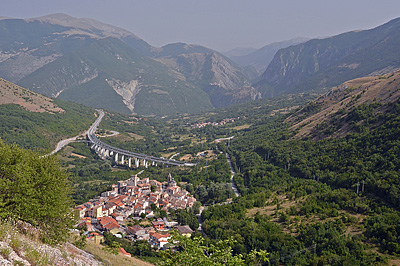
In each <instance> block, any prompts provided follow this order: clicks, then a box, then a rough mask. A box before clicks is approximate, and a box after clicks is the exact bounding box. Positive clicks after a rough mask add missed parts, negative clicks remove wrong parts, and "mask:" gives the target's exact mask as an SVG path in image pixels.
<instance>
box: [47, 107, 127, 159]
mask: <svg viewBox="0 0 400 266" xmlns="http://www.w3.org/2000/svg"><path fill="white" fill-rule="evenodd" d="M103 116H104V112H102V111H101V112H100V117H98V118H97V119H96V121H95V122H94V123H93V125H92V126H91V127H90V128H89V129H88V130H87V131H85V132H83V133H82V134H79V135H78V136H75V137H72V138H69V139H63V140H61V141H59V142H58V143H57V146H56V148H55V150H53V151H52V152H50V153H49V154H46V155H44V157H46V156H49V155H52V154H55V153H57V152H59V151H60V150H61V149H62V148H64V147H65V146H67V145H68V144H70V143H71V142H74V141H76V139H77V138H78V137H80V136H82V135H83V136H85V135H86V134H87V133H88V132H89V131H90V130H91V129H93V126H95V125H96V127H97V126H98V125H99V123H100V121H101V119H102V118H103ZM116 134H119V133H118V132H117V131H113V134H112V135H109V136H113V135H116ZM109 136H107V137H109Z"/></svg>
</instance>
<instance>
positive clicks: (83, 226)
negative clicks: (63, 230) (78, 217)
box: [77, 221, 93, 231]
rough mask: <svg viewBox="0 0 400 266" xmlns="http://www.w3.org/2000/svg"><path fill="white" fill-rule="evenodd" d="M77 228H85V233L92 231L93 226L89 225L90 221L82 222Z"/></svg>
mask: <svg viewBox="0 0 400 266" xmlns="http://www.w3.org/2000/svg"><path fill="white" fill-rule="evenodd" d="M77 227H78V228H85V229H86V231H93V225H92V224H91V223H90V221H83V222H81V223H79V224H78V226H77Z"/></svg>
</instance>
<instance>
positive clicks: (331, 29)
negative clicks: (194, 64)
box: [0, 0, 400, 52]
mask: <svg viewBox="0 0 400 266" xmlns="http://www.w3.org/2000/svg"><path fill="white" fill-rule="evenodd" d="M1 2H2V3H1V11H0V16H6V17H15V18H31V17H39V16H43V15H48V14H52V13H65V14H68V15H71V16H74V17H88V18H92V19H96V20H99V21H101V22H104V23H109V24H112V25H115V26H119V27H121V28H124V29H127V30H129V31H131V32H133V33H134V34H136V35H138V36H139V37H140V38H143V39H144V40H145V41H147V42H148V43H150V44H151V45H154V46H162V45H165V44H168V43H173V42H186V43H194V44H199V45H204V46H206V47H209V48H213V49H215V50H217V51H221V52H223V51H228V50H230V49H233V48H238V47H250V48H260V47H262V46H264V45H267V44H269V43H272V42H277V41H283V40H288V39H292V38H295V37H307V38H316V37H325V36H331V35H336V34H339V33H342V32H346V31H351V30H357V29H368V28H373V27H376V26H378V25H380V24H383V23H385V22H387V21H389V20H391V19H393V18H396V17H398V16H399V14H400V12H399V11H400V1H398V0H383V1H372V0H367V1H365V0H354V1H348V0H336V1H321V0H305V1H294V0H293V1H289V0H285V1H282V0H281V1H275V0H274V1H266V0H251V1H248V0H201V1H199V0H197V1H195V0H168V1H166V0H146V1H143V0H141V1H139V0H118V1H116V0H68V1H54V0H35V1H32V0H2V1H1Z"/></svg>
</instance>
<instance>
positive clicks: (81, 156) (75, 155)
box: [71, 152, 86, 159]
mask: <svg viewBox="0 0 400 266" xmlns="http://www.w3.org/2000/svg"><path fill="white" fill-rule="evenodd" d="M71 156H74V157H78V158H83V159H84V158H86V156H83V155H80V154H77V153H73V152H71Z"/></svg>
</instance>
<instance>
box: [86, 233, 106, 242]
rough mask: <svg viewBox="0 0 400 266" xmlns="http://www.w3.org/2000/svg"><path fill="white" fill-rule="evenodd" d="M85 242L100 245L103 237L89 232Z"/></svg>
mask: <svg viewBox="0 0 400 266" xmlns="http://www.w3.org/2000/svg"><path fill="white" fill-rule="evenodd" d="M87 240H89V241H92V242H94V243H96V244H101V243H102V242H104V236H102V235H100V234H99V233H97V232H91V233H89V234H88V237H87Z"/></svg>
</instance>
